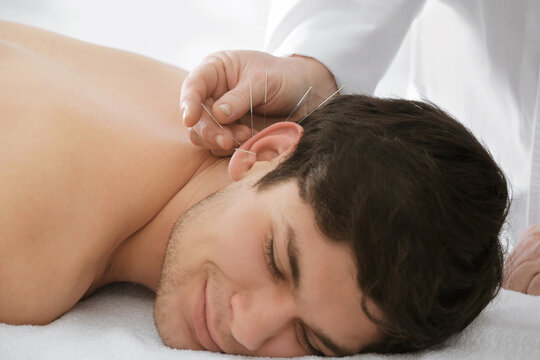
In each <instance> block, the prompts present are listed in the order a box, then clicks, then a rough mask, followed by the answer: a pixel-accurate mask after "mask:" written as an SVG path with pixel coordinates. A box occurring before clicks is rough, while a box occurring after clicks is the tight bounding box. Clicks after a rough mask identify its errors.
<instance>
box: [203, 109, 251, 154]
mask: <svg viewBox="0 0 540 360" xmlns="http://www.w3.org/2000/svg"><path fill="white" fill-rule="evenodd" d="M201 105H202V107H203V109H204V110H206V112H207V113H208V115H210V117H211V118H212V120H214V121H215V122H216V124H218V126H219V127H220V128H221V129H222V130H223V132H224V133H225V134H227V135H229V136H230V137H231V139H233V140H234V141H236V143H237V144H238V145H240V146H242V144H241V143H240V141H238V140H236V139H235V138H234V136H232V135H231V134H229V133H228V132H227V131H225V129H224V128H223V126H221V124H220V123H219V121H217V120H216V118H215V117H214V115H212V113H211V112H210V110H208V108H207V107H206V106H204V104H203V103H201Z"/></svg>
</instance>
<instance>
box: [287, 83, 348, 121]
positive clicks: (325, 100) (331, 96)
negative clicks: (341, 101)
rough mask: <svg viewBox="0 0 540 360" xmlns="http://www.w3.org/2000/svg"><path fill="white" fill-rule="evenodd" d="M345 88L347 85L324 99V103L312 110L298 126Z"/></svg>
mask: <svg viewBox="0 0 540 360" xmlns="http://www.w3.org/2000/svg"><path fill="white" fill-rule="evenodd" d="M344 87H345V85H342V86H341V87H340V88H339V89H337V90H336V91H335V92H334V93H333V94H332V95H330V96H329V97H327V98H326V99H324V101H323V102H322V103H320V104H319V105H318V106H317V107H316V108H315V109H313V110H311V112H310V113H309V114H307V115H306V116H304V117H303V118H302V120H300V121H298V124H300V123H301V122H302V121H304V120H305V119H306V118H307V117H308V116H309V115H311V114H313V112H314V111H315V110H317V109H318V108H320V107H321V106H323V105H324V104H325V103H326V102H327V101H328V100H330V99H331V98H333V97H334V96H335V95H336V94H337V93H339V92H340V91H341V90H342V89H343V88H344Z"/></svg>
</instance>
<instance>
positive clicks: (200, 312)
mask: <svg viewBox="0 0 540 360" xmlns="http://www.w3.org/2000/svg"><path fill="white" fill-rule="evenodd" d="M207 282H208V279H206V280H205V281H204V284H203V286H202V289H201V291H200V292H199V296H198V297H197V301H196V302H195V306H194V307H193V326H194V328H195V336H196V337H197V339H198V340H199V343H200V344H201V345H202V346H203V347H204V348H205V349H207V350H210V351H213V352H223V350H221V348H220V347H219V346H218V345H217V344H216V342H215V341H214V339H212V335H210V331H209V329H208V322H207V318H206V313H207V311H206V283H207Z"/></svg>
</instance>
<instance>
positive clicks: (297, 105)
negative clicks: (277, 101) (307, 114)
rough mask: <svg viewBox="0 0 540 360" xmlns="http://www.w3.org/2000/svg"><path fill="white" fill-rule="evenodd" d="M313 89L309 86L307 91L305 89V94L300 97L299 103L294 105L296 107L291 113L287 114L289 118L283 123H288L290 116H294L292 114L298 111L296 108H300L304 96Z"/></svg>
mask: <svg viewBox="0 0 540 360" xmlns="http://www.w3.org/2000/svg"><path fill="white" fill-rule="evenodd" d="M312 88H313V87H312V86H310V87H309V89H307V91H306V93H305V94H304V96H302V97H301V98H300V101H298V103H297V104H296V106H295V107H294V109H293V110H292V111H291V113H290V114H289V117H288V118H287V120H285V121H289V119H290V118H291V116H292V115H293V114H294V112H295V111H296V110H297V109H298V107H299V106H300V104H302V102H303V101H304V99H305V98H306V96H307V95H308V94H309V92H310V91H311V89H312Z"/></svg>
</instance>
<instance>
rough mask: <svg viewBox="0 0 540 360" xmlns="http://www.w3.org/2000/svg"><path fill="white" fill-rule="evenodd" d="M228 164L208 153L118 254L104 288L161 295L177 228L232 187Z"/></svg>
mask: <svg viewBox="0 0 540 360" xmlns="http://www.w3.org/2000/svg"><path fill="white" fill-rule="evenodd" d="M228 164H229V158H216V157H213V156H211V155H210V154H209V153H208V154H207V156H205V158H204V160H203V161H202V163H201V166H200V167H199V168H198V170H197V171H196V172H195V173H194V175H193V176H192V177H191V179H190V180H189V181H188V182H187V184H186V185H185V186H184V187H182V189H180V190H179V191H178V192H177V193H176V194H175V195H174V196H173V197H172V198H171V200H170V201H169V202H168V203H167V204H166V205H165V206H164V207H163V208H162V209H161V211H160V212H159V213H157V214H156V216H154V217H153V218H152V220H150V222H148V223H147V224H146V225H145V226H144V227H142V228H141V229H139V230H138V231H137V232H135V233H134V234H132V235H131V236H130V237H129V238H127V239H126V240H124V241H123V242H122V243H120V245H119V246H118V247H117V248H116V249H115V250H114V252H113V254H112V257H111V260H110V266H109V267H108V270H107V271H106V273H105V274H104V276H103V279H102V280H101V281H99V283H100V286H101V285H105V284H108V283H112V282H119V281H129V282H136V283H139V284H142V285H145V286H146V287H148V288H150V289H152V290H153V291H157V288H158V284H159V279H160V276H161V268H162V267H163V260H164V258H165V252H166V248H167V242H168V240H169V234H170V232H171V230H172V227H173V225H174V224H175V222H176V220H177V219H178V218H179V217H180V216H181V215H183V214H184V212H186V211H187V210H188V209H189V208H191V207H192V206H193V205H195V204H197V203H198V202H199V201H201V200H202V199H204V198H205V197H207V196H208V195H210V194H213V193H214V192H216V191H218V190H221V189H222V188H224V187H225V186H227V185H228V184H230V183H231V180H230V178H229V176H228V172H227V166H228Z"/></svg>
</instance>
